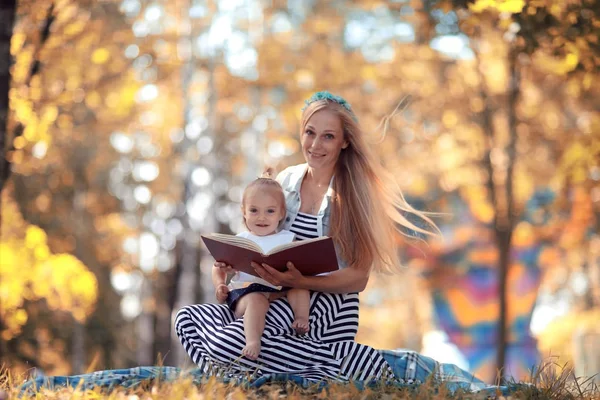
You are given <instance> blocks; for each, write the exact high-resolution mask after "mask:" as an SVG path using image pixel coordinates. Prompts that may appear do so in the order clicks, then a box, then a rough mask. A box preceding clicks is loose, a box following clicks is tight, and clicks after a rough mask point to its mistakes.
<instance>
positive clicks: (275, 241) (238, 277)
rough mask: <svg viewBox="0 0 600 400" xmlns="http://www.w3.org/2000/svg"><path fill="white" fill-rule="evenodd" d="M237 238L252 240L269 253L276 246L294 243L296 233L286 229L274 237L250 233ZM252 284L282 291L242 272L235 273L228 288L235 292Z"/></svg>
mask: <svg viewBox="0 0 600 400" xmlns="http://www.w3.org/2000/svg"><path fill="white" fill-rule="evenodd" d="M236 236H240V237H243V238H246V239H250V240H252V241H253V242H254V243H256V244H257V245H259V246H260V248H261V249H262V252H263V253H267V252H269V250H271V249H272V248H273V247H275V246H279V245H282V244H286V243H290V242H293V241H294V233H292V232H290V231H288V230H285V229H283V230H281V231H279V232H277V233H274V234H272V235H267V236H257V235H253V234H252V233H250V232H242V233H238V234H237V235H236ZM252 283H259V284H261V285H264V286H268V287H271V288H274V289H278V290H279V289H281V286H275V285H272V284H270V283H269V282H267V281H265V280H264V279H261V278H259V277H256V276H254V275H250V274H247V273H245V272H241V271H238V272H236V273H235V275H233V277H232V278H231V280H230V281H229V285H228V286H229V289H230V290H235V289H243V288H245V287H247V286H250V284H252Z"/></svg>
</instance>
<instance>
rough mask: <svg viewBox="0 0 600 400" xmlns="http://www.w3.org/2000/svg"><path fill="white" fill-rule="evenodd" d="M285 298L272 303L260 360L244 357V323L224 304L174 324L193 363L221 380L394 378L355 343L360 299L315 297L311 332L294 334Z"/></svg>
mask: <svg viewBox="0 0 600 400" xmlns="http://www.w3.org/2000/svg"><path fill="white" fill-rule="evenodd" d="M293 320H294V317H293V312H292V309H291V307H290V305H289V303H288V301H287V299H286V298H280V299H278V300H276V301H274V302H272V303H271V306H270V308H269V311H268V312H267V315H266V324H265V330H264V333H263V336H262V339H261V344H262V349H261V353H260V355H259V357H258V360H256V361H253V360H249V359H246V358H244V357H241V352H242V349H243V347H244V345H245V338H244V325H243V320H242V319H236V318H235V316H234V313H233V312H232V311H231V310H230V309H229V308H228V307H227V306H226V305H222V304H199V305H190V306H187V307H184V308H182V309H181V310H180V311H179V313H178V314H177V317H176V320H175V330H176V332H177V336H178V337H179V339H180V341H181V344H182V345H183V347H184V348H185V350H186V351H187V353H188V354H189V355H190V357H191V358H192V360H193V361H194V363H196V364H197V365H198V366H199V367H200V369H201V370H202V371H203V372H204V373H206V374H209V375H217V376H222V377H235V376H238V377H239V376H249V375H251V376H254V377H257V376H261V375H264V374H277V373H285V374H294V375H298V376H300V377H302V378H304V379H307V380H309V381H322V380H323V379H333V380H338V381H357V380H358V381H366V382H368V381H372V380H380V379H389V378H390V377H393V376H394V375H393V373H392V371H391V369H390V367H389V365H388V364H387V362H386V361H385V359H384V358H383V356H382V355H381V353H380V352H378V351H377V350H375V349H373V348H371V347H368V346H365V345H361V344H358V343H356V342H355V341H354V338H355V336H356V332H357V330H358V293H349V294H331V293H320V292H311V297H310V332H309V333H308V334H306V335H303V336H297V335H295V334H294V332H293V330H292V328H291V324H292V321H293Z"/></svg>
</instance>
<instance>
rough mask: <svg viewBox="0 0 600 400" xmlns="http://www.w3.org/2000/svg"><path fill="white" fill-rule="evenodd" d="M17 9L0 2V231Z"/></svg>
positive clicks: (2, 350) (1, 345) (9, 1)
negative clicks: (11, 47) (9, 91)
mask: <svg viewBox="0 0 600 400" xmlns="http://www.w3.org/2000/svg"><path fill="white" fill-rule="evenodd" d="M16 10H17V2H16V0H6V1H2V2H0V232H2V229H1V228H2V189H3V188H4V184H5V182H6V179H7V178H8V171H9V170H10V163H9V162H8V160H7V159H6V153H5V152H6V142H7V136H8V135H7V133H6V130H7V124H8V90H9V88H10V65H11V62H12V59H11V57H10V40H11V38H12V29H13V25H14V21H15V13H16ZM3 330H4V323H3V322H2V318H0V333H1V332H2V331H3ZM6 353H7V348H6V343H5V341H4V340H3V339H2V338H0V359H2V358H4V356H5V354H6Z"/></svg>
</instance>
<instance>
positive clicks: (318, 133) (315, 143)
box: [300, 109, 348, 169]
mask: <svg viewBox="0 0 600 400" xmlns="http://www.w3.org/2000/svg"><path fill="white" fill-rule="evenodd" d="M300 142H301V144H302V154H303V155H304V159H305V160H306V162H307V163H308V165H309V166H310V167H311V168H317V169H320V168H324V167H325V168H334V167H335V163H336V162H337V160H338V158H339V156H340V152H341V151H342V149H345V148H346V147H348V142H347V141H346V140H345V139H344V131H343V128H342V121H341V120H340V117H338V116H337V115H336V114H335V113H334V112H333V111H330V110H327V109H324V110H319V111H317V112H315V113H314V114H313V115H312V116H311V117H310V119H309V120H308V121H307V122H306V126H305V127H304V132H302V136H301V138H300Z"/></svg>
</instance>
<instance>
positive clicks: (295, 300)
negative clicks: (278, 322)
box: [287, 289, 310, 335]
mask: <svg viewBox="0 0 600 400" xmlns="http://www.w3.org/2000/svg"><path fill="white" fill-rule="evenodd" d="M287 298H288V301H289V303H290V306H291V307H292V310H293V311H294V322H293V323H292V329H294V330H295V331H296V333H297V334H298V335H304V334H305V333H308V329H309V326H308V314H309V308H310V292H309V291H308V290H304V289H290V290H289V291H288V292H287Z"/></svg>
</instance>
